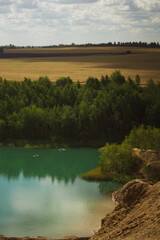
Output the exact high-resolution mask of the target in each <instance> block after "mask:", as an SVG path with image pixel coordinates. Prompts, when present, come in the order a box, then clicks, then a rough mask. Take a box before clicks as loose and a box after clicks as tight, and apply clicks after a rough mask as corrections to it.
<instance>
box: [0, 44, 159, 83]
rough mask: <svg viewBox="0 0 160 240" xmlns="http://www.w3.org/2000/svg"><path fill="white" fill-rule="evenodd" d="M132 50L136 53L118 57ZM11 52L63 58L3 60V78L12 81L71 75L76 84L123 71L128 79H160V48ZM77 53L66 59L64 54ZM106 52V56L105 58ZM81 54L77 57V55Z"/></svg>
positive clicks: (1, 74)
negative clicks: (116, 71) (90, 78)
mask: <svg viewBox="0 0 160 240" xmlns="http://www.w3.org/2000/svg"><path fill="white" fill-rule="evenodd" d="M127 50H130V51H131V52H132V54H125V55H114V54H110V53H124V52H126V51H127ZM5 51H6V52H8V53H17V52H19V53H35V54H36V53H55V54H57V53H58V54H59V57H41V58H15V59H0V76H1V77H3V78H6V79H8V80H11V81H12V80H17V81H22V80H23V79H24V77H29V78H31V79H33V80H36V79H38V77H39V76H48V77H49V78H50V79H51V80H52V81H55V80H56V79H58V78H59V77H62V76H70V77H71V79H72V80H73V81H77V80H79V81H80V82H84V81H86V79H87V78H88V77H89V76H94V77H97V78H100V77H101V75H106V74H108V75H110V74H111V73H112V72H113V71H115V70H120V71H121V72H122V74H123V75H124V76H125V77H126V78H127V77H128V76H130V77H132V78H135V76H136V74H139V75H140V77H141V80H142V83H146V82H147V81H148V80H149V79H151V78H152V79H153V80H155V81H159V80H160V77H159V75H160V49H151V48H133V47H102V48H101V47H89V48H54V49H50V48H40V49H32V48H31V49H11V50H5ZM64 53H74V54H75V55H74V56H72V57H71V56H70V57H66V56H65V57H64V56H61V54H64ZM78 53H96V54H97V53H99V55H92V56H78ZM102 53H106V55H101V54H102ZM76 54H77V56H76Z"/></svg>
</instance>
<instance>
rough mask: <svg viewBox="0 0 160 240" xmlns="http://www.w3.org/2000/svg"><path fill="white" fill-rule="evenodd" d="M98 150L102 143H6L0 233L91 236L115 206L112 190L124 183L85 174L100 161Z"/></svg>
mask: <svg viewBox="0 0 160 240" xmlns="http://www.w3.org/2000/svg"><path fill="white" fill-rule="evenodd" d="M35 154H37V155H39V156H37V157H33V155H35ZM98 155H99V154H98V151H97V150H96V149H67V151H65V152H59V151H58V150H54V151H53V150H37V151H35V150H25V149H21V148H4V147H3V148H0V191H1V194H0V216H1V217H0V233H1V234H3V235H7V236H37V235H41V236H46V237H51V238H62V237H63V236H65V235H76V236H91V234H92V232H91V231H92V230H93V229H96V228H97V227H98V226H100V221H101V219H102V218H103V217H104V216H105V214H106V213H107V212H110V211H111V210H112V209H113V208H114V203H113V202H112V200H111V195H110V191H113V190H116V189H117V188H119V185H117V184H115V183H111V182H105V183H103V182H101V183H98V182H86V181H84V180H82V179H80V178H79V176H80V175H81V174H82V173H83V172H86V171H89V170H90V169H92V168H95V167H96V166H97V165H98V157H99V156H98ZM102 193H103V194H102Z"/></svg>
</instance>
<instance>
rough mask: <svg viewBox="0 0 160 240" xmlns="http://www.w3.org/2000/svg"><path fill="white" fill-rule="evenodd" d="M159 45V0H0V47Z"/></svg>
mask: <svg viewBox="0 0 160 240" xmlns="http://www.w3.org/2000/svg"><path fill="white" fill-rule="evenodd" d="M109 41H112V42H113V41H116V42H118V41H145V42H151V41H156V42H157V41H158V42H160V0H0V45H6V44H14V45H34V46H35V45H52V44H61V43H63V44H70V43H88V42H91V43H101V42H109Z"/></svg>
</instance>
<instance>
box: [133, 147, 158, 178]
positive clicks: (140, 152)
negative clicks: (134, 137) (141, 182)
mask: <svg viewBox="0 0 160 240" xmlns="http://www.w3.org/2000/svg"><path fill="white" fill-rule="evenodd" d="M132 153H133V154H135V155H136V156H138V157H139V158H140V159H141V161H142V164H141V165H142V166H141V169H140V171H139V172H140V174H142V176H143V177H144V178H146V179H152V180H155V181H157V180H160V152H159V151H156V150H144V149H138V148H133V150H132Z"/></svg>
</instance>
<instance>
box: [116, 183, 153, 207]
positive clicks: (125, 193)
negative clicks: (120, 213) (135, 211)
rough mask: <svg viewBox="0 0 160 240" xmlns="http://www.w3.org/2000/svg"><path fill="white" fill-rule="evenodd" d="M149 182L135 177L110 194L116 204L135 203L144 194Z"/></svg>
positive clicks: (126, 204)
mask: <svg viewBox="0 0 160 240" xmlns="http://www.w3.org/2000/svg"><path fill="white" fill-rule="evenodd" d="M149 186H150V184H149V183H148V182H147V181H145V180H140V179H135V180H132V181H130V182H128V183H127V184H125V185H124V186H123V187H122V188H121V189H120V190H118V191H116V192H114V193H113V194H112V200H113V201H114V202H115V203H116V204H123V205H125V206H129V205H131V204H135V201H138V200H139V198H140V197H142V196H143V194H145V192H146V190H147V189H148V187H149Z"/></svg>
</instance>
